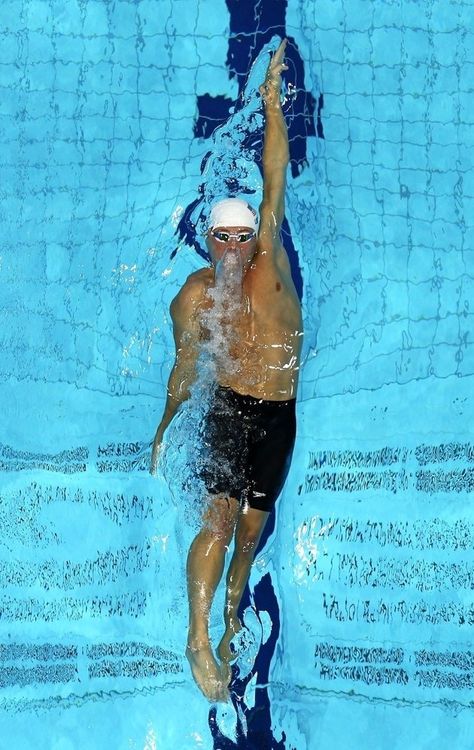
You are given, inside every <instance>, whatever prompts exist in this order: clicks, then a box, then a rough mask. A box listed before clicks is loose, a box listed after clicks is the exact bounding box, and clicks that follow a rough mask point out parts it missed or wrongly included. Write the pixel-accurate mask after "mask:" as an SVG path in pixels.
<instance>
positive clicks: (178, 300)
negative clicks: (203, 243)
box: [170, 268, 214, 320]
mask: <svg viewBox="0 0 474 750" xmlns="http://www.w3.org/2000/svg"><path fill="white" fill-rule="evenodd" d="M213 280H214V271H213V270H212V268H200V269H199V270H198V271H194V273H191V274H189V276H188V278H187V279H186V281H185V282H184V284H183V286H182V287H181V289H180V290H179V292H178V294H177V295H176V297H175V298H174V299H173V301H172V302H171V305H170V313H171V317H172V319H173V320H175V319H176V318H186V317H190V316H191V315H193V314H194V313H195V312H196V309H197V308H198V307H200V305H201V304H202V302H203V300H204V297H205V296H206V293H207V290H208V289H209V286H210V285H211V284H212V283H213Z"/></svg>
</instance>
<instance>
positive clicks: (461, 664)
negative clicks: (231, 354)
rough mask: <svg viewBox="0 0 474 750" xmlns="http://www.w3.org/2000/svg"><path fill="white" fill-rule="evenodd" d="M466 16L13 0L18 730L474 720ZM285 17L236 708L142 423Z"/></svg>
mask: <svg viewBox="0 0 474 750" xmlns="http://www.w3.org/2000/svg"><path fill="white" fill-rule="evenodd" d="M303 6H304V7H303ZM473 15H474V6H473V4H472V2H470V1H469V2H461V1H459V2H445V1H444V0H430V1H429V2H425V3H420V2H409V1H408V0H393V1H391V2H384V3H371V2H370V3H369V2H365V1H363V0H350V1H349V0H346V2H342V1H341V2H333V1H330V0H322V1H321V2H315V1H310V2H307V3H305V4H303V3H300V2H297V0H285V1H283V0H260V2H244V0H199V1H198V0H196V2H188V1H185V0H173V1H172V2H171V0H169V1H168V0H156V1H154V0H136V1H135V2H132V0H111V1H110V2H109V1H107V2H106V1H105V0H100V1H99V0H88V1H86V0H57V1H55V0H8V2H4V3H2V5H1V6H0V34H1V44H0V88H1V96H0V143H1V152H0V193H1V201H0V225H1V232H0V310H1V326H0V336H1V342H2V347H1V349H2V357H1V359H0V383H1V391H0V399H1V404H2V420H1V423H0V431H1V432H0V471H1V480H2V481H1V489H0V531H1V534H0V582H1V586H2V592H1V601H0V750H30V748H35V750H76V748H77V749H78V748H81V750H103V749H104V750H105V748H114V750H122V749H123V750H172V749H173V750H174V749H175V748H177V747H179V748H183V750H194V749H197V748H204V749H205V750H207V749H208V748H209V749H210V748H213V750H214V749H215V750H227V749H228V748H246V749H249V750H250V749H252V750H253V749H254V748H255V750H257V749H258V750H267V748H268V750H270V749H271V750H316V749H318V750H319V748H322V750H326V749H329V748H331V749H332V748H338V750H339V748H346V747H347V748H349V747H350V748H351V750H362V748H363V749H364V750H366V749H367V748H374V749H377V750H378V749H380V750H385V749H386V748H388V747H390V748H393V750H397V749H398V748H403V750H424V749H425V748H430V749H431V748H432V747H433V745H435V744H438V743H439V744H440V745H441V744H442V745H443V746H444V745H448V746H449V747H450V748H453V749H454V750H470V749H471V747H472V736H473V735H474V722H473V719H472V715H473V714H472V708H473V699H472V695H473V680H474V678H473V674H474V671H473V664H474V648H473V638H472V632H473V631H472V626H473V623H474V609H473V598H472V591H473V572H472V571H473V570H474V566H473V562H474V561H473V557H474V556H473V549H474V518H473V512H472V506H471V503H470V500H471V498H472V491H473V488H474V441H473V432H472V426H471V425H472V423H473V412H474V407H473V396H472V393H473V391H474V389H473V373H474V347H473V334H472V329H473V325H472V315H473V313H472V306H473V299H474V294H473V289H474V285H473V272H472V269H473V267H474V265H473V256H474V249H473V248H474V225H473V220H472V216H473V215H474V211H473V208H474V164H473V156H472V154H473V146H474V121H473V114H472V112H473V107H472V76H473V69H474V32H473V31H472V28H473V24H472V19H473ZM283 36H286V37H288V39H289V47H288V60H289V71H288V74H287V79H286V80H287V94H288V97H287V98H288V101H287V104H286V116H287V122H288V125H289V134H290V151H291V165H290V168H289V171H288V190H287V211H286V219H287V220H286V223H285V226H284V238H285V244H286V246H287V247H288V249H289V253H290V256H291V261H292V268H293V272H294V277H295V281H296V283H297V285H298V288H299V289H300V291H301V294H302V301H303V309H304V320H305V350H304V358H305V363H304V369H303V373H302V378H301V383H300V387H299V394H298V417H299V426H298V438H297V445H296V451H295V455H294V459H293V465H292V469H291V472H290V475H289V477H288V480H287V483H286V486H285V488H284V491H283V493H282V495H281V497H280V499H279V501H278V504H277V511H276V514H275V517H272V519H271V522H270V524H269V527H268V534H267V538H266V539H265V545H264V547H263V549H262V550H261V551H260V553H259V555H258V556H257V560H256V564H255V566H254V569H253V571H252V576H251V580H250V587H249V590H248V591H247V593H246V595H245V597H244V601H243V614H244V617H245V618H246V621H247V623H248V625H249V627H250V628H251V629H252V631H253V632H254V633H256V634H257V636H258V638H257V641H258V643H257V648H256V650H255V653H253V655H251V656H252V658H251V660H250V661H249V663H248V664H247V665H245V664H242V665H241V668H240V674H239V675H236V676H237V679H236V680H235V683H234V689H235V693H234V702H233V704H232V705H231V706H229V707H228V708H227V710H226V711H224V710H223V709H222V708H219V709H217V710H216V707H212V706H210V705H209V704H208V703H207V702H206V700H205V699H204V698H203V697H202V696H201V694H200V693H199V691H198V690H197V688H196V686H195V684H194V683H193V681H192V678H191V674H190V672H189V668H188V665H187V663H186V660H185V659H184V655H183V654H184V644H185V640H186V630H187V602H186V591H185V576H184V563H185V558H186V553H187V548H188V546H189V542H190V539H191V534H192V530H191V529H190V528H189V526H188V525H187V524H185V523H184V522H183V514H182V504H181V503H180V498H179V497H177V496H176V493H175V494H174V495H173V494H172V493H171V492H170V489H169V487H168V486H167V484H166V482H165V481H164V479H163V478H162V477H158V478H152V477H151V476H150V475H149V474H148V472H147V449H148V444H149V442H150V440H151V439H152V437H153V434H154V431H155V428H156V425H157V422H158V420H159V418H160V416H161V411H162V408H163V403H164V395H165V386H166V381H167V377H168V374H169V371H170V368H171V364H172V358H173V341H172V336H171V329H170V320H169V313H168V309H169V303H170V301H171V299H172V298H173V296H174V295H175V294H176V292H177V290H178V289H179V287H180V286H181V285H182V283H183V282H184V279H185V278H186V276H187V274H188V273H189V272H190V271H192V270H195V269H197V268H199V267H201V266H202V265H203V263H204V262H205V261H204V260H203V258H202V257H201V255H200V254H199V248H198V247H196V244H195V236H194V234H193V231H192V229H193V228H192V225H191V221H192V220H193V218H195V217H196V215H197V214H198V213H199V204H196V199H197V198H199V197H200V196H201V197H202V196H204V198H206V197H207V196H208V195H210V194H212V191H213V190H217V189H219V184H220V183H219V180H221V182H222V175H221V174H220V173H219V171H218V165H219V163H220V159H219V155H220V154H225V153H228V152H229V149H228V146H227V145H226V141H225V130H226V129H225V128H222V127H221V126H222V125H224V124H225V123H228V122H230V123H231V124H232V123H234V124H235V123H236V122H237V120H238V118H239V117H242V111H241V110H240V109H239V106H237V107H236V108H235V109H233V107H234V105H235V103H236V102H237V103H239V102H241V101H242V98H241V95H242V92H243V91H244V87H245V86H246V84H247V89H246V94H247V95H248V96H249V97H250V99H249V101H248V103H247V104H248V107H249V109H247V110H246V109H245V107H244V115H245V113H246V112H250V111H253V110H252V107H253V104H252V101H254V103H255V100H252V98H251V97H252V92H253V91H254V90H255V86H256V85H258V80H257V78H255V81H253V79H251V80H250V81H249V82H248V80H247V76H248V73H249V70H250V66H251V63H252V62H253V61H255V60H256V59H257V63H256V67H255V68H254V69H253V72H254V74H255V73H256V72H257V73H258V71H259V70H260V68H259V66H262V65H263V66H264V64H265V53H262V54H261V55H260V57H259V53H261V50H262V49H263V48H264V47H265V46H266V45H271V44H275V41H276V39H277V38H278V37H283ZM254 77H255V75H254ZM257 77H258V76H257ZM252 122H253V124H252V125H250V124H249V126H248V130H250V131H252V133H253V136H252V138H249V139H248V142H246V143H245V144H243V146H242V148H241V149H240V146H239V149H240V151H239V153H240V156H241V157H242V163H241V166H242V165H244V163H245V159H246V157H249V156H252V155H253V156H254V157H255V159H257V160H258V154H259V148H260V146H259V143H260V142H259V140H258V133H259V128H260V126H261V121H260V120H259V119H258V115H257V116H256V119H255V118H254V119H253V120H252ZM252 128H253V130H252ZM231 131H232V128H231ZM247 132H248V131H247ZM234 145H235V141H234ZM246 149H247V150H246ZM245 168H246V169H247V170H248V173H247V176H246V180H247V185H248V186H250V188H251V189H252V190H255V191H256V194H258V190H259V185H260V183H259V180H260V177H259V170H258V167H257V166H255V165H253V166H251V164H250V162H247V166H246V167H245ZM222 606H223V590H220V591H219V593H218V595H217V598H216V603H215V609H214V611H213V614H212V618H211V633H212V635H213V637H214V638H215V639H217V638H218V637H219V633H220V632H221V610H222ZM249 658H250V657H249ZM246 666H247V667H248V668H247V669H246V668H245V667H246Z"/></svg>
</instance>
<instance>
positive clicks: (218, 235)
mask: <svg viewBox="0 0 474 750" xmlns="http://www.w3.org/2000/svg"><path fill="white" fill-rule="evenodd" d="M211 234H212V236H213V237H214V238H215V239H216V240H217V241H218V242H229V240H237V242H239V243H240V244H244V242H250V240H253V238H254V237H255V232H239V233H238V234H229V232H220V231H219V230H218V229H216V230H215V231H213V232H211Z"/></svg>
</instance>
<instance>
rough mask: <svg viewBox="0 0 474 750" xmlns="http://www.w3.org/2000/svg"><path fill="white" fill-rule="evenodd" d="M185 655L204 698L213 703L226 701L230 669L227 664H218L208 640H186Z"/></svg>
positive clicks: (227, 698)
mask: <svg viewBox="0 0 474 750" xmlns="http://www.w3.org/2000/svg"><path fill="white" fill-rule="evenodd" d="M186 657H187V659H188V661H189V664H190V666H191V671H192V673H193V677H194V681H195V682H196V684H197V686H198V687H199V688H200V690H201V692H202V693H203V694H204V695H205V696H206V698H207V699H208V700H210V701H212V702H213V703H214V702H224V703H226V702H227V701H228V700H229V690H228V687H227V686H228V684H229V682H230V676H231V671H230V668H229V666H228V665H227V664H222V665H220V666H219V664H218V663H217V661H216V659H215V658H214V656H213V653H212V651H211V647H210V644H209V642H208V641H207V642H206V641H201V642H197V641H192V640H191V641H188V645H187V646H186Z"/></svg>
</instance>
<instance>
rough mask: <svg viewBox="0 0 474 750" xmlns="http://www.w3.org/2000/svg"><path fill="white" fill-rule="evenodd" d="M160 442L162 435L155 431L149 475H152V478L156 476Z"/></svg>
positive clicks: (159, 431)
mask: <svg viewBox="0 0 474 750" xmlns="http://www.w3.org/2000/svg"><path fill="white" fill-rule="evenodd" d="M162 440H163V433H162V432H161V430H157V432H156V435H155V439H154V441H153V448H152V451H151V461H150V474H151V475H152V477H155V476H156V474H157V470H158V461H159V458H160V451H161V441H162Z"/></svg>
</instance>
